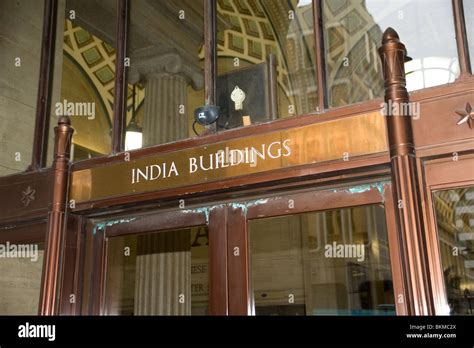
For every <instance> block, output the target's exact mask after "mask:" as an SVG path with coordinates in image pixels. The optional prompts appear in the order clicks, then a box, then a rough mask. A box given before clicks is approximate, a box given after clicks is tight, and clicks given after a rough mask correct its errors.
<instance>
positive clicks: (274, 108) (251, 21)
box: [217, 0, 317, 129]
mask: <svg viewBox="0 0 474 348" xmlns="http://www.w3.org/2000/svg"><path fill="white" fill-rule="evenodd" d="M217 15H218V34H217V45H218V64H217V65H218V79H217V104H218V105H219V107H220V111H221V112H220V114H221V118H220V119H219V121H218V129H229V128H235V127H240V126H242V125H250V124H254V123H261V122H267V121H270V120H272V119H276V118H282V117H288V116H295V115H301V114H308V113H311V112H314V111H317V91H316V71H315V69H316V59H315V54H314V52H315V51H314V31H313V9H312V1H297V0H291V1H288V0H219V1H218V2H217ZM273 61H274V62H275V63H274V64H272V62H273ZM272 76H274V78H273V77H272ZM236 90H237V91H238V90H240V91H242V92H243V93H244V95H245V98H244V99H243V103H242V105H241V107H240V105H239V101H240V99H241V98H240V99H239V98H237V99H238V100H235V98H234V97H233V96H232V95H233V94H235V93H234V92H236ZM240 93H241V92H240ZM272 93H273V95H275V94H276V100H275V101H274V102H273V100H274V99H273V100H272V98H271V95H272Z"/></svg>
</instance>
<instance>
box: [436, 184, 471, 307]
mask: <svg viewBox="0 0 474 348" xmlns="http://www.w3.org/2000/svg"><path fill="white" fill-rule="evenodd" d="M433 204H434V208H435V211H436V222H437V225H438V239H439V249H440V253H441V265H442V267H443V273H444V282H445V288H446V293H447V300H448V304H449V308H450V314H451V315H473V314H474V188H473V187H466V188H458V189H452V190H444V191H438V192H435V193H434V194H433Z"/></svg>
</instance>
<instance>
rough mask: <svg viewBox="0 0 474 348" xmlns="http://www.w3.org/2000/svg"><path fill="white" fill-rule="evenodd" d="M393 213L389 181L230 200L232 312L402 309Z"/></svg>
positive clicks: (387, 311)
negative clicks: (246, 199) (245, 200)
mask: <svg viewBox="0 0 474 348" xmlns="http://www.w3.org/2000/svg"><path fill="white" fill-rule="evenodd" d="M393 213H394V211H393V205H392V196H391V188H390V184H388V183H365V184H362V185H355V186H350V187H340V188H334V189H330V190H324V191H309V192H301V193H290V194H288V195H284V196H278V197H268V198H261V199H258V200H254V201H247V202H244V203H242V204H234V205H232V207H231V208H230V212H229V229H228V233H229V234H228V240H229V244H228V245H229V249H228V260H229V299H230V300H229V301H230V303H229V311H230V314H239V315H245V314H251V315H396V314H405V313H406V304H405V298H406V296H405V290H404V288H403V284H402V280H401V279H402V278H401V262H400V256H399V255H400V253H399V249H398V240H397V236H396V229H395V227H396V226H395V221H394V215H393Z"/></svg>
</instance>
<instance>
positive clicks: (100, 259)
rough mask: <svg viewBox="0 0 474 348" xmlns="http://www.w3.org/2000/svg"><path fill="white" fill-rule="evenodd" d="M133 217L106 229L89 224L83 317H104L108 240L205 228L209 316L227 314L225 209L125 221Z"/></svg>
mask: <svg viewBox="0 0 474 348" xmlns="http://www.w3.org/2000/svg"><path fill="white" fill-rule="evenodd" d="M132 216H133V217H136V220H133V221H129V222H127V223H122V224H116V225H111V226H105V227H98V225H97V224H95V223H91V224H89V226H88V228H87V232H86V233H87V234H88V236H90V240H89V241H88V242H86V246H85V248H86V252H85V253H84V257H89V258H91V262H90V263H89V264H88V265H86V267H85V268H84V269H83V273H84V280H85V282H84V283H83V286H84V288H83V296H84V297H83V301H84V303H83V305H82V314H88V315H106V314H107V313H106V306H105V305H106V298H105V290H106V276H107V274H106V272H107V267H106V266H107V242H108V239H109V238H111V237H117V236H125V235H137V234H146V233H151V232H153V233H160V232H167V231H170V230H175V229H183V228H190V227H196V226H206V227H207V228H208V229H209V314H210V315H227V278H226V274H227V270H226V269H227V265H226V231H225V229H223V228H222V226H225V221H223V219H225V216H226V212H225V209H224V206H222V205H216V206H213V207H212V208H195V209H193V208H189V209H182V210H173V211H164V212H157V213H153V214H150V215H148V214H147V215H142V216H140V215H137V214H131V213H128V214H127V215H125V217H124V218H126V217H132ZM87 275H88V276H87ZM87 278H88V279H87Z"/></svg>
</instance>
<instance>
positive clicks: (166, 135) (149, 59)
mask: <svg viewBox="0 0 474 348" xmlns="http://www.w3.org/2000/svg"><path fill="white" fill-rule="evenodd" d="M131 62H132V65H131V67H130V71H129V82H130V83H137V82H141V83H143V84H144V85H145V101H144V120H143V122H142V127H143V146H151V145H158V144H163V143H167V142H171V141H177V140H180V139H185V138H187V137H188V136H189V134H188V122H189V120H188V115H189V110H187V88H188V86H189V85H190V86H192V87H193V88H194V89H201V88H202V87H203V84H204V82H203V75H202V72H201V70H200V69H198V68H196V67H194V66H192V65H191V64H187V63H185V62H184V61H183V59H182V58H181V56H180V55H178V54H176V53H169V54H164V55H163V54H162V55H157V54H155V52H146V53H141V54H140V56H136V57H132V59H131Z"/></svg>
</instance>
